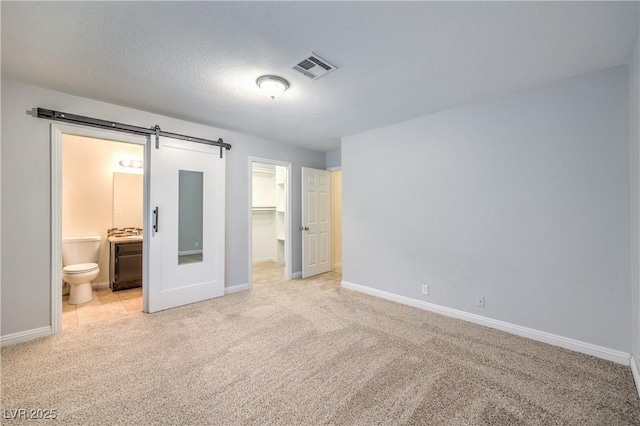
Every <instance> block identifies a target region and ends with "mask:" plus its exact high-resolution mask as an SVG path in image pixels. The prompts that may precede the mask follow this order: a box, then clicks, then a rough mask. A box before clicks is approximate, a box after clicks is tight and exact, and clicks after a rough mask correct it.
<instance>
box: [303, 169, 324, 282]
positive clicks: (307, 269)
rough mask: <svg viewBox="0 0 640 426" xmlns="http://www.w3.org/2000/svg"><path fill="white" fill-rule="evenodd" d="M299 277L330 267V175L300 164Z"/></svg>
mask: <svg viewBox="0 0 640 426" xmlns="http://www.w3.org/2000/svg"><path fill="white" fill-rule="evenodd" d="M301 231H302V278H306V277H310V276H313V275H318V274H322V273H324V272H329V271H330V270H331V175H330V172H328V171H326V170H318V169H310V168H307V167H303V168H302V229H301Z"/></svg>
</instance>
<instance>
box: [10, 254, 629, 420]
mask: <svg viewBox="0 0 640 426" xmlns="http://www.w3.org/2000/svg"><path fill="white" fill-rule="evenodd" d="M256 270H257V271H258V272H260V270H262V272H263V273H264V274H263V275H262V276H263V279H261V280H259V281H260V283H257V284H256V285H255V286H254V288H253V290H251V291H245V292H241V293H235V294H231V295H227V296H224V297H222V298H219V299H215V300H210V301H206V302H202V303H197V304H193V305H190V306H186V307H182V308H177V309H171V310H168V311H164V312H161V313H157V314H153V315H148V314H142V313H140V314H132V315H129V316H126V317H122V318H115V319H112V320H104V321H98V322H95V323H91V324H87V325H85V326H80V327H77V328H72V329H69V330H65V331H63V332H62V333H60V334H59V335H57V336H54V337H49V338H43V339H38V340H36V341H31V342H27V343H23V344H19V345H14V346H9V347H5V348H3V349H2V363H1V366H2V372H1V378H2V408H3V409H5V410H8V409H12V410H15V409H17V408H27V409H29V408H41V409H56V410H57V413H58V419H57V420H56V423H58V424H82V425H89V424H95V425H106V424H132V425H133V424H135V425H146V424H149V425H161V424H174V425H177V424H180V425H182V424H197V425H205V424H218V425H266V424H282V425H297V424H302V425H317V424H335V425H343V424H345V425H351V424H355V425H367V424H381V425H395V424H421V425H428V424H434V425H440V424H445V425H519V424H527V425H628V424H640V400H639V399H638V396H637V393H636V391H635V388H634V383H633V379H632V376H631V371H630V369H629V368H628V367H625V366H622V365H618V364H614V363H611V362H608V361H604V360H601V359H597V358H594V357H590V356H587V355H581V354H578V353H574V352H571V351H568V350H564V349H561V348H557V347H553V346H550V345H546V344H543V343H539V342H534V341H531V340H528V339H525V338H521V337H517V336H513V335H510V334H507V333H503V332H500V331H497V330H493V329H489V328H485V327H482V326H478V325H474V324H470V323H467V322H464V321H459V320H455V319H451V318H447V317H444V316H440V315H437V314H433V313H430V312H425V311H422V310H419V309H415V308H411V307H407V306H403V305H399V304H396V303H393V302H389V301H385V300H382V299H378V298H374V297H371V296H367V295H364V294H360V293H356V292H352V291H349V290H344V289H341V288H340V285H339V283H340V276H339V275H338V274H336V273H328V274H324V275H322V276H319V277H315V278H312V279H306V280H295V281H291V282H283V281H282V280H281V279H280V276H281V272H280V270H276V269H275V268H272V269H269V266H268V265H267V266H260V267H258V268H256ZM274 271H275V272H274ZM276 272H277V273H276ZM5 417H6V416H5ZM3 423H7V424H9V423H12V422H11V421H8V420H6V419H5V420H3ZM16 423H21V424H24V422H16ZM47 423H48V422H45V421H40V422H38V424H47Z"/></svg>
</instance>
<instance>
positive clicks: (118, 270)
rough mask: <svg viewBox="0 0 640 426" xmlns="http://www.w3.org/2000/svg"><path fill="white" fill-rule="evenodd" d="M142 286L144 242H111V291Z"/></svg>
mask: <svg viewBox="0 0 640 426" xmlns="http://www.w3.org/2000/svg"><path fill="white" fill-rule="evenodd" d="M141 286H142V242H133V243H132V242H126V243H118V242H113V241H112V242H111V243H110V250H109V287H110V288H111V291H118V290H125V289H128V288H135V287H141Z"/></svg>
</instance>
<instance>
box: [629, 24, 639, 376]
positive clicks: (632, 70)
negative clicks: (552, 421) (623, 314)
mask: <svg viewBox="0 0 640 426" xmlns="http://www.w3.org/2000/svg"><path fill="white" fill-rule="evenodd" d="M639 58H640V34H639V35H638V39H637V40H636V45H635V48H634V50H633V53H632V55H631V59H630V61H629V141H630V146H631V156H630V160H631V286H632V290H633V296H632V297H631V303H632V318H631V325H632V335H631V337H632V339H631V342H632V352H631V353H632V354H633V356H634V358H635V361H636V363H638V364H637V365H638V367H640V87H639V85H638V76H639V75H640V65H639V64H638V59H639ZM638 385H640V384H638Z"/></svg>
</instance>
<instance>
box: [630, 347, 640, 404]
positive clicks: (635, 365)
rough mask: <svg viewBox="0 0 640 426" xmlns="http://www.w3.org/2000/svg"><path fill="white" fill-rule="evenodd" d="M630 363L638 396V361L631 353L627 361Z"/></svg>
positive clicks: (639, 390) (639, 391)
mask: <svg viewBox="0 0 640 426" xmlns="http://www.w3.org/2000/svg"><path fill="white" fill-rule="evenodd" d="M629 363H630V364H631V373H633V381H634V382H635V383H636V391H638V396H640V371H638V363H637V362H636V359H635V357H634V356H633V355H631V360H630V361H629Z"/></svg>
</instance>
